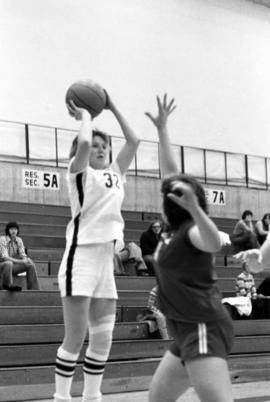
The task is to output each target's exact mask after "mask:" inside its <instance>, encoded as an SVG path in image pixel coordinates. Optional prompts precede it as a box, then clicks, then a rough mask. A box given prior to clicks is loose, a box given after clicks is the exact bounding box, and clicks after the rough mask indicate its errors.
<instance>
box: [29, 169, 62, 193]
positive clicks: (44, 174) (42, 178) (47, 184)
mask: <svg viewBox="0 0 270 402" xmlns="http://www.w3.org/2000/svg"><path fill="white" fill-rule="evenodd" d="M59 185H60V176H59V173H58V172H49V171H44V170H34V169H23V170H22V187H23V188H29V189H39V190H59Z"/></svg>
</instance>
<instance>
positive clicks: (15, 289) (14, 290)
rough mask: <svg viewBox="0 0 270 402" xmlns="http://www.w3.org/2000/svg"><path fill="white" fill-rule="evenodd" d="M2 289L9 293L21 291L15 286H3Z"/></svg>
mask: <svg viewBox="0 0 270 402" xmlns="http://www.w3.org/2000/svg"><path fill="white" fill-rule="evenodd" d="M3 289H5V290H9V291H10V292H20V291H21V290H22V288H21V287H20V286H17V285H9V286H7V285H3Z"/></svg>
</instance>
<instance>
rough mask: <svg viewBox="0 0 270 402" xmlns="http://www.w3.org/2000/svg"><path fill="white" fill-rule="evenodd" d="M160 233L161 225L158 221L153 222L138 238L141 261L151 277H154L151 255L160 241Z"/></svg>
mask: <svg viewBox="0 0 270 402" xmlns="http://www.w3.org/2000/svg"><path fill="white" fill-rule="evenodd" d="M161 232H162V225H161V223H160V222H159V221H154V222H152V223H151V225H150V226H149V227H148V229H147V230H146V231H145V232H143V233H142V234H141V238H140V246H141V249H142V255H143V259H144V261H145V263H146V265H147V268H148V273H149V275H151V276H154V275H155V271H154V257H153V254H154V252H155V250H156V247H157V245H158V242H159V240H160V237H161Z"/></svg>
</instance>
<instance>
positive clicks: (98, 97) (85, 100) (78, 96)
mask: <svg viewBox="0 0 270 402" xmlns="http://www.w3.org/2000/svg"><path fill="white" fill-rule="evenodd" d="M71 100H72V101H73V102H74V103H75V105H76V106H78V107H81V108H84V109H86V110H88V112H89V113H90V114H91V116H92V117H93V118H94V117H96V116H98V115H99V114H100V113H101V112H102V110H103V109H104V108H105V107H106V104H107V95H106V92H105V90H104V88H102V86H101V85H99V84H98V83H97V82H95V81H92V80H81V81H76V82H74V84H72V85H71V86H70V87H69V88H68V90H67V93H66V104H70V101H71Z"/></svg>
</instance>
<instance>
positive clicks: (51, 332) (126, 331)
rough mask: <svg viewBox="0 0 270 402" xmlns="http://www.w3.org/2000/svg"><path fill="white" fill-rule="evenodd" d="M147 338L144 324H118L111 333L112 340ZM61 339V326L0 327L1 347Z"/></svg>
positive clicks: (62, 335) (62, 328)
mask: <svg viewBox="0 0 270 402" xmlns="http://www.w3.org/2000/svg"><path fill="white" fill-rule="evenodd" d="M148 336H149V334H148V325H147V323H146V322H121V323H119V322H118V323H116V324H115V327H114V332H113V339H114V340H132V339H147V338H148ZM63 337H64V325H63V324H36V325H27V324H25V325H0V345H1V346H4V345H15V344H20V345H23V344H42V343H45V344H46V343H57V342H61V341H62V339H63ZM0 364H1V363H0Z"/></svg>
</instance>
